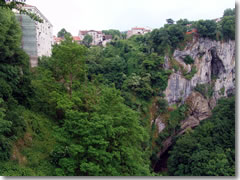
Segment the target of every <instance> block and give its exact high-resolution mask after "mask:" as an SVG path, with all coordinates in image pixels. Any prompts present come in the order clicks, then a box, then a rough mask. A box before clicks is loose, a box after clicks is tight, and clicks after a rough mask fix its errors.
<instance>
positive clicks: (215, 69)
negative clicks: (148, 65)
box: [165, 38, 235, 104]
mask: <svg viewBox="0 0 240 180" xmlns="http://www.w3.org/2000/svg"><path fill="white" fill-rule="evenodd" d="M187 55H189V56H191V57H192V58H193V59H194V65H189V64H188V65H187V64H185V63H184V58H185V57H186V56H187ZM173 58H174V60H176V61H177V62H178V63H179V64H180V65H181V66H183V67H184V69H185V70H186V71H187V72H190V71H191V69H192V67H193V66H195V67H196V69H197V73H196V74H195V75H194V76H193V78H192V79H191V80H187V79H186V78H184V76H183V75H182V72H181V71H180V70H179V71H177V72H174V73H173V74H172V75H171V76H170V78H169V80H168V86H167V88H166V91H165V95H166V99H167V101H168V103H169V104H174V103H176V102H179V101H185V100H186V98H187V97H188V96H189V95H190V94H191V92H192V91H193V89H194V87H196V85H197V84H207V83H208V84H209V83H211V82H212V80H213V79H215V85H214V89H213V90H214V93H213V98H214V99H215V100H217V99H219V98H220V97H222V96H227V95H229V94H232V93H234V91H235V41H228V42H220V41H212V40H209V39H203V38H200V39H194V40H193V42H191V43H188V45H187V46H186V47H185V49H184V50H183V51H179V50H175V52H174V54H173ZM169 64H170V62H169V58H168V57H165V67H166V68H171V66H170V65H169Z"/></svg>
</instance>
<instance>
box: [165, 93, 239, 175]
mask: <svg viewBox="0 0 240 180" xmlns="http://www.w3.org/2000/svg"><path fill="white" fill-rule="evenodd" d="M168 168H169V174H170V175H175V176H233V175H234V174H235V97H231V98H229V99H221V100H219V102H218V105H217V106H216V107H215V109H214V110H213V115H212V116H211V117H210V118H209V119H207V120H205V121H204V122H202V123H201V125H200V126H198V127H197V128H196V129H194V130H192V131H189V132H188V133H186V134H185V135H183V136H181V137H179V138H178V139H177V141H176V144H175V145H174V146H173V149H172V151H171V152H170V157H169V160H168Z"/></svg>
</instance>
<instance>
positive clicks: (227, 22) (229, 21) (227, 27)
mask: <svg viewBox="0 0 240 180" xmlns="http://www.w3.org/2000/svg"><path fill="white" fill-rule="evenodd" d="M221 25H222V33H223V37H224V39H226V40H228V39H231V40H235V16H224V17H223V19H222V22H221Z"/></svg>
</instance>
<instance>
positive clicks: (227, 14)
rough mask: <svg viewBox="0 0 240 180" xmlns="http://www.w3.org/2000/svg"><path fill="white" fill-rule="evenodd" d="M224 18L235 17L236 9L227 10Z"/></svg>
mask: <svg viewBox="0 0 240 180" xmlns="http://www.w3.org/2000/svg"><path fill="white" fill-rule="evenodd" d="M224 16H235V8H233V9H231V8H228V9H225V10H224V13H223V17H224Z"/></svg>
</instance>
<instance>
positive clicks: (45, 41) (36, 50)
mask: <svg viewBox="0 0 240 180" xmlns="http://www.w3.org/2000/svg"><path fill="white" fill-rule="evenodd" d="M22 8H23V9H25V10H27V11H29V12H31V13H34V14H36V15H37V16H39V17H40V18H41V19H42V20H43V22H42V23H40V22H36V21H34V20H32V19H30V17H28V16H27V15H23V14H18V13H17V12H16V16H17V18H18V19H19V21H20V25H21V27H22V32H23V38H22V48H23V49H24V50H25V51H26V53H27V54H28V55H29V56H30V62H31V66H32V67H35V66H37V64H38V57H41V56H51V54H52V45H53V25H52V24H51V23H50V21H49V20H48V19H47V18H46V17H45V16H44V15H43V14H42V13H41V12H40V11H39V10H38V9H37V8H36V7H35V6H31V5H25V6H23V7H22Z"/></svg>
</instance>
